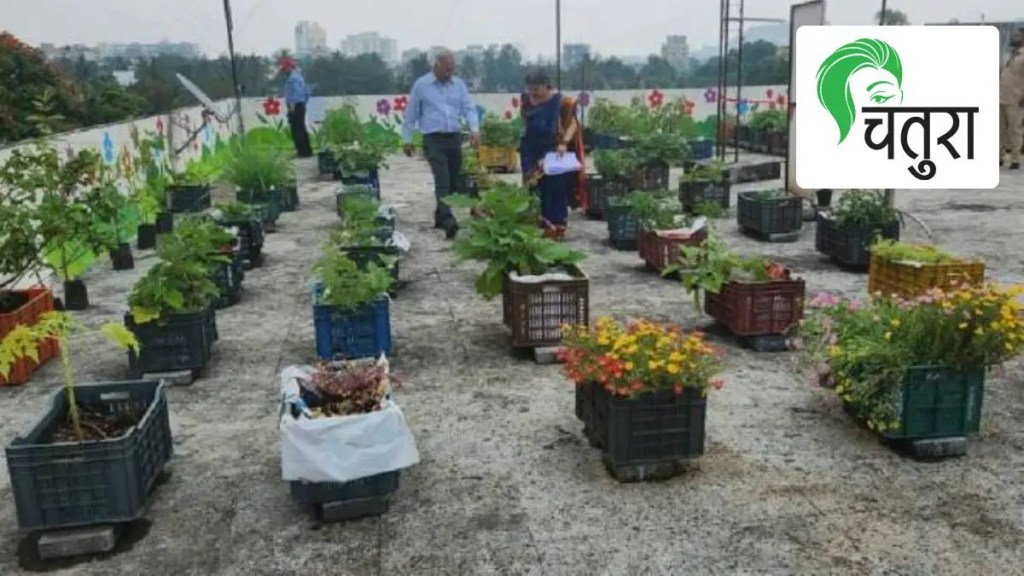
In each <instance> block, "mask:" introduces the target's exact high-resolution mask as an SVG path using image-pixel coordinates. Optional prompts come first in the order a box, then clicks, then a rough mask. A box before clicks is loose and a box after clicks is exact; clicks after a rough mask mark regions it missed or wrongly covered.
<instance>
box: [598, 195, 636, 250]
mask: <svg viewBox="0 0 1024 576" xmlns="http://www.w3.org/2000/svg"><path fill="white" fill-rule="evenodd" d="M604 216H605V221H607V222H608V241H609V242H610V243H611V245H612V247H613V248H615V249H616V250H636V249H637V227H638V226H639V222H638V220H637V217H636V214H634V213H633V209H632V208H631V207H630V206H629V204H627V203H626V201H625V200H624V199H623V198H622V197H621V196H615V197H612V198H609V199H608V207H607V209H606V210H605V214H604Z"/></svg>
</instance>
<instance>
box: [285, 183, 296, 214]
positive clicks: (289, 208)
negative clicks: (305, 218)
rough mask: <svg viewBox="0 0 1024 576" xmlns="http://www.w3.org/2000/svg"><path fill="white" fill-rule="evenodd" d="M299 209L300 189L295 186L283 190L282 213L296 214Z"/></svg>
mask: <svg viewBox="0 0 1024 576" xmlns="http://www.w3.org/2000/svg"><path fill="white" fill-rule="evenodd" d="M298 209H299V187H298V186H296V185H295V184H292V185H290V186H285V187H284V188H282V189H281V211H282V212H295V211H296V210H298Z"/></svg>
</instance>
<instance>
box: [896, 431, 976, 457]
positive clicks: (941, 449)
mask: <svg viewBox="0 0 1024 576" xmlns="http://www.w3.org/2000/svg"><path fill="white" fill-rule="evenodd" d="M905 448H906V452H907V453H908V454H910V455H911V456H913V457H915V458H949V457H952V456H963V455H965V454H967V438H964V437H963V436H960V437H957V438H929V439H926V440H912V441H910V442H907V443H906V445H905Z"/></svg>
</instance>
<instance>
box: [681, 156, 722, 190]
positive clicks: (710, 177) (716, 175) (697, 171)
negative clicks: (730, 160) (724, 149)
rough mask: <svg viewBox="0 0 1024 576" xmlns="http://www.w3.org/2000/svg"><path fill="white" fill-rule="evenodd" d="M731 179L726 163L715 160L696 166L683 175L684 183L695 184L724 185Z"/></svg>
mask: <svg viewBox="0 0 1024 576" xmlns="http://www.w3.org/2000/svg"><path fill="white" fill-rule="evenodd" d="M728 178H729V168H728V167H727V166H726V164H725V162H722V161H721V160H718V159H715V160H712V161H711V162H707V163H700V164H697V165H695V166H694V167H693V168H692V169H691V170H686V171H685V172H684V173H683V177H682V181H683V182H688V183H693V182H714V183H719V184H720V183H722V182H725V181H726V180H727V179H728Z"/></svg>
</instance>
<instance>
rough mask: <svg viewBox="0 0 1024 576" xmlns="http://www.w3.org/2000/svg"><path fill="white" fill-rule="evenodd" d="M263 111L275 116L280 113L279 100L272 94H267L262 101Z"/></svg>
mask: <svg viewBox="0 0 1024 576" xmlns="http://www.w3.org/2000/svg"><path fill="white" fill-rule="evenodd" d="M263 113H264V114H266V115H267V116H277V115H279V114H280V113H281V101H280V100H278V99H277V98H274V97H273V96H267V99H266V100H264V101H263Z"/></svg>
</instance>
